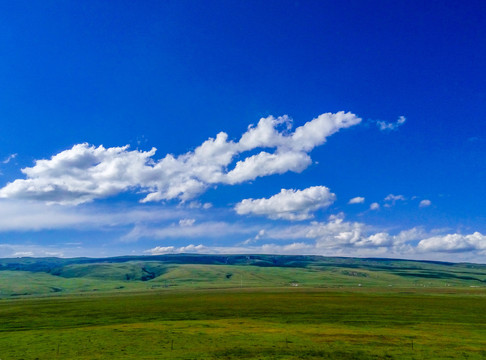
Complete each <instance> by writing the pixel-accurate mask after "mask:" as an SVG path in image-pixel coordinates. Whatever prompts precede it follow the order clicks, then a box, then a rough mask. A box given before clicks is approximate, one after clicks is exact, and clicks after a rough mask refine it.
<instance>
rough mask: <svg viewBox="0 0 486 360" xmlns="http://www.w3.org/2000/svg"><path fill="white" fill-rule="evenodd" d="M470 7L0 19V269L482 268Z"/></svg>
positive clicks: (482, 173)
mask: <svg viewBox="0 0 486 360" xmlns="http://www.w3.org/2000/svg"><path fill="white" fill-rule="evenodd" d="M484 10H485V5H484V4H482V2H480V1H477V2H476V1H468V2H467V3H464V2H459V1H441V2H439V1H427V2H422V1H393V2H391V1H342V2H334V1H265V2H261V1H231V2H228V1H204V2H203V1H164V2H160V1H153V2H151V1H147V2H143V3H140V2H138V3H136V2H128V1H119V2H108V1H106V2H102V1H99V2H89V3H88V2H84V1H70V2H61V1H39V2H27V1H25V2H23V1H16V2H9V3H8V2H4V3H2V4H0V19H1V21H0V44H1V47H0V48H1V52H2V53H1V56H0V79H2V81H1V84H2V86H1V87H0V256H2V257H12V256H65V257H72V256H114V255H129V254H161V253H171V252H202V253H281V254H320V255H330V256H332V255H339V256H379V257H394V258H412V259H434V260H453V261H475V262H485V255H486V221H485V220H486V207H485V206H484V203H485V200H486V191H485V186H484V183H485V182H486V163H485V161H484V158H485V154H486V121H485V119H484V116H485V110H486V89H485V80H486V71H485V69H484V64H485V63H486V42H485V41H484V39H485V38H486V26H484V25H485V16H484V14H485V11H484Z"/></svg>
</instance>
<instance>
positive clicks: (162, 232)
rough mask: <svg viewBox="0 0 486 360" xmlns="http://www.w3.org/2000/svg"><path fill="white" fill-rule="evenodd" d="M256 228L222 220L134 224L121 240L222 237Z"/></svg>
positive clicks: (252, 231)
mask: <svg viewBox="0 0 486 360" xmlns="http://www.w3.org/2000/svg"><path fill="white" fill-rule="evenodd" d="M256 231H257V230H256V229H255V227H253V226H245V225H241V224H236V223H227V222H224V221H206V222H199V223H196V224H193V225H191V226H187V225H183V224H177V225H176V224H171V225H167V226H154V225H150V224H149V225H144V224H140V225H135V226H134V227H133V229H132V230H130V232H128V233H127V234H126V235H124V236H123V237H122V238H121V240H122V241H127V242H128V241H136V240H139V239H142V238H146V239H168V238H203V237H211V238H222V237H225V236H230V235H247V234H253V233H255V232H256Z"/></svg>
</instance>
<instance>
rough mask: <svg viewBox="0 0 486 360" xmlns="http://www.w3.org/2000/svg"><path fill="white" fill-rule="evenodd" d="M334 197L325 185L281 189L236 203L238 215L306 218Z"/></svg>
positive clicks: (330, 201) (289, 218)
mask: <svg viewBox="0 0 486 360" xmlns="http://www.w3.org/2000/svg"><path fill="white" fill-rule="evenodd" d="M335 199H336V195H335V194H333V193H331V192H330V191H329V189H328V188H327V187H325V186H312V187H309V188H307V189H304V190H293V189H282V190H281V191H280V193H278V194H276V195H274V196H272V197H270V198H268V199H266V198H263V199H244V200H242V201H241V202H240V203H238V204H236V206H235V211H236V212H237V213H238V214H240V215H247V214H253V215H260V216H266V217H268V218H270V219H286V220H306V219H310V218H312V217H313V215H312V212H313V211H316V210H318V209H322V208H326V207H328V206H329V205H331V204H332V203H333V202H334V201H335Z"/></svg>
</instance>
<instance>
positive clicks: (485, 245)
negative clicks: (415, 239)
mask: <svg viewBox="0 0 486 360" xmlns="http://www.w3.org/2000/svg"><path fill="white" fill-rule="evenodd" d="M417 250H418V251H421V252H435V251H438V252H465V251H474V250H486V235H483V234H481V233H479V232H475V233H473V234H470V235H461V234H447V235H443V236H434V237H430V238H427V239H424V240H421V241H420V242H419V243H418V245H417Z"/></svg>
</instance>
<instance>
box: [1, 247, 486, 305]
mask: <svg viewBox="0 0 486 360" xmlns="http://www.w3.org/2000/svg"><path fill="white" fill-rule="evenodd" d="M249 287H260V288H261V287H272V288H277V287H304V288H308V287H314V288H326V287H328V288H339V287H374V288H420V287H434V288H438V287H444V288H449V287H456V288H457V287H486V265H478V264H455V263H442V262H427V261H410V260H391V259H357V258H330V257H321V256H276V255H192V254H170V255H161V256H126V257H115V258H102V259H92V258H73V259H60V258H17V259H0V298H10V297H18V296H45V295H60V294H72V293H86V292H88V293H91V292H96V291H101V292H111V291H122V292H127V291H140V290H151V289H167V290H171V289H191V288H194V289H202V288H205V289H210V288H249Z"/></svg>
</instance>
